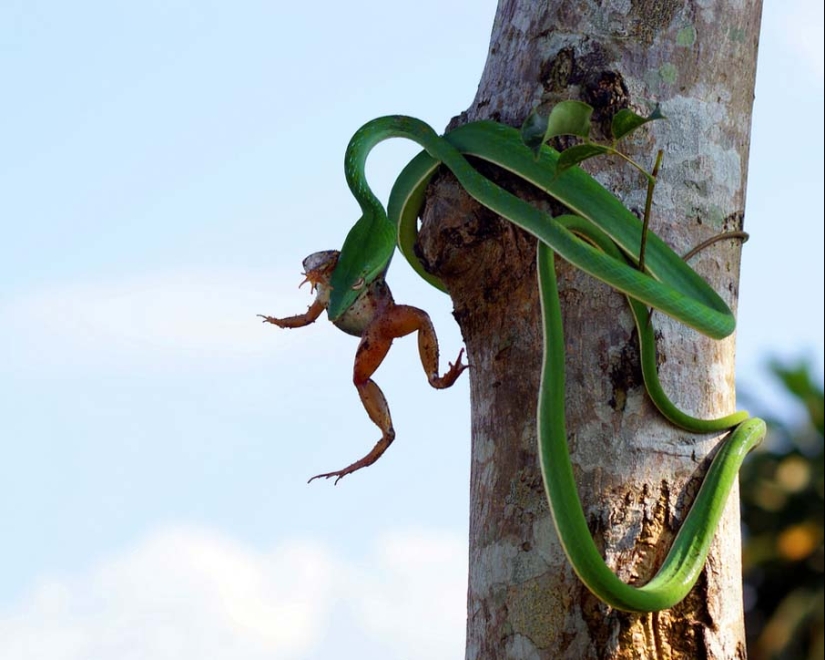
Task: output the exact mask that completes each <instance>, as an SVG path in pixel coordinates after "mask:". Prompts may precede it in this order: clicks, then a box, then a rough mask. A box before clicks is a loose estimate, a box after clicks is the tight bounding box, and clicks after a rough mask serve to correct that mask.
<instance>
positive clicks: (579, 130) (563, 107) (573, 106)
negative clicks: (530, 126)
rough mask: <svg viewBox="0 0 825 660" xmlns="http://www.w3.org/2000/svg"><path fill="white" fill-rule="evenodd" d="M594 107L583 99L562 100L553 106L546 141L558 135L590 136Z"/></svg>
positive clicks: (545, 133) (548, 120)
mask: <svg viewBox="0 0 825 660" xmlns="http://www.w3.org/2000/svg"><path fill="white" fill-rule="evenodd" d="M592 114H593V108H592V107H591V106H589V105H588V104H587V103H583V102H582V101H562V102H561V103H557V104H556V105H555V106H553V109H552V110H551V111H550V116H549V117H548V118H547V130H546V131H545V132H544V141H545V142H547V140H549V139H550V138H554V137H556V136H558V135H578V136H579V137H583V138H587V137H589V136H590V117H591V115H592Z"/></svg>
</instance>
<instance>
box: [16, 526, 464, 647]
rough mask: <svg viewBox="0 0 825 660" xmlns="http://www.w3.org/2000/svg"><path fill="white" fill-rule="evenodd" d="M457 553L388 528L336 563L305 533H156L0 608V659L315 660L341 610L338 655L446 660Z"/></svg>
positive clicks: (459, 561)
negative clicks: (269, 542) (244, 537)
mask: <svg viewBox="0 0 825 660" xmlns="http://www.w3.org/2000/svg"><path fill="white" fill-rule="evenodd" d="M465 556H466V550H465V547H464V542H463V541H462V540H460V539H459V538H457V537H446V536H444V535H443V534H438V533H434V532H431V531H430V532H427V531H417V532H393V533H390V534H388V535H387V536H386V537H384V538H382V539H379V540H378V541H377V543H376V547H375V551H374V552H373V553H371V555H370V556H368V557H365V558H363V560H358V561H348V562H347V561H343V560H342V559H341V558H339V557H336V556H335V555H334V553H333V552H332V551H331V550H329V549H328V548H325V547H323V546H322V545H320V544H319V543H317V542H312V541H297V540H293V541H287V542H284V543H281V544H279V545H278V546H277V547H276V548H275V549H274V550H273V551H271V552H266V553H262V552H259V551H257V550H254V549H251V548H249V547H246V546H244V545H242V544H240V543H238V542H236V541H234V540H232V539H229V538H227V537H226V536H223V535H220V534H217V533H215V532H210V531H206V530H203V529H196V528H191V527H185V526H176V527H169V528H166V529H162V530H159V531H156V532H155V533H153V534H151V535H149V536H148V537H146V538H144V539H143V540H141V541H139V542H138V543H137V544H136V545H135V546H134V547H132V548H131V549H129V550H127V551H125V552H123V553H122V554H120V555H119V556H117V557H115V558H113V559H111V560H109V561H106V562H104V563H102V564H100V565H99V566H97V567H95V568H94V569H93V570H91V571H89V572H88V573H87V574H85V575H82V576H79V577H73V578H61V579H58V578H48V579H41V581H40V582H39V583H38V584H37V585H36V586H34V587H33V588H32V589H31V590H30V592H29V593H28V594H27V595H26V596H25V597H24V598H23V599H22V600H21V601H20V603H19V604H17V605H16V606H14V607H12V608H11V609H9V610H6V611H5V612H2V611H0V658H3V660H45V659H48V660H111V658H117V659H118V660H148V659H151V660H167V659H168V660H173V659H174V660H188V659H192V660H200V659H201V658H209V659H210V660H259V659H260V660H263V659H264V658H266V659H268V660H270V659H272V658H278V659H279V660H298V659H300V658H306V657H310V655H311V657H323V655H326V652H325V651H324V649H320V648H319V645H320V644H322V643H323V641H324V639H325V636H327V635H330V634H331V633H330V627H331V626H332V625H333V623H334V620H335V618H336V617H341V618H343V619H344V620H349V621H354V622H355V624H354V625H355V627H356V628H357V629H356V630H354V631H350V632H351V633H352V635H351V636H350V637H349V644H348V645H347V648H346V649H343V648H341V649H339V650H338V651H336V656H337V657H338V658H339V660H346V659H347V658H361V659H364V658H366V657H367V656H365V655H364V654H363V653H362V651H361V650H359V648H357V643H356V644H353V642H352V640H353V639H355V640H360V641H363V645H364V648H367V647H368V646H369V647H370V648H375V647H376V646H378V647H380V648H381V649H388V650H389V655H386V654H384V651H382V656H381V657H382V658H399V659H400V658H405V659H406V658H429V659H431V660H442V659H443V660H447V658H454V657H457V656H460V655H461V652H462V648H463V639H464V613H463V611H464V600H465V592H466V575H467V571H466V559H464V557H465ZM328 641H329V644H330V645H331V647H332V648H337V647H336V640H334V639H330V640H328ZM314 652H315V653H318V652H322V655H314V654H313V653H314Z"/></svg>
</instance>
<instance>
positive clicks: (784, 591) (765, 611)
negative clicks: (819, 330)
mask: <svg viewBox="0 0 825 660" xmlns="http://www.w3.org/2000/svg"><path fill="white" fill-rule="evenodd" d="M771 371H772V373H773V374H774V377H775V378H777V379H778V380H779V382H780V383H781V384H782V386H783V388H784V389H785V391H786V392H787V393H788V394H789V395H790V396H791V397H792V398H793V399H794V400H796V402H797V403H798V404H800V407H801V409H802V410H804V411H805V416H804V419H803V420H802V422H800V423H796V424H788V423H786V422H783V421H781V420H779V419H772V418H768V419H767V422H768V428H769V440H768V443H767V446H768V447H769V449H765V450H762V451H760V452H758V453H756V454H755V455H753V456H752V457H751V458H750V459H749V461H748V462H747V463H746V464H745V465H744V466H743V468H742V472H741V482H740V483H741V493H742V521H743V524H744V536H745V545H744V555H743V569H744V581H745V608H746V630H747V634H748V653H749V657H750V658H751V659H752V660H774V659H780V658H781V659H785V658H793V659H800V660H801V659H811V660H813V658H821V657H823V645H824V641H825V640H824V638H823V627H824V626H825V621H824V619H825V605H824V604H823V599H825V570H824V568H825V552H824V551H823V536H825V534H823V518H825V477H823V458H824V457H823V447H824V446H825V441H824V440H823V437H824V436H823V431H825V428H823V427H824V423H823V420H825V399H824V398H823V389H822V386H821V385H819V384H817V383H816V382H815V381H814V378H813V376H812V374H811V368H810V366H809V365H806V364H799V365H796V366H792V367H788V366H784V365H781V364H779V363H774V364H772V365H771Z"/></svg>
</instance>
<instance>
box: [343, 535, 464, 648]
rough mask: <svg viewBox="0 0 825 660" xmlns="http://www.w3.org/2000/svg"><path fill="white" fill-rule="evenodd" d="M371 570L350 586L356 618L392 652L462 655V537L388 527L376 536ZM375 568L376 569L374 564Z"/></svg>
mask: <svg viewBox="0 0 825 660" xmlns="http://www.w3.org/2000/svg"><path fill="white" fill-rule="evenodd" d="M371 569H372V570H368V571H365V572H364V573H363V574H362V575H359V576H358V578H359V579H358V581H357V583H355V584H353V587H352V591H354V590H356V589H358V596H357V598H356V599H355V601H354V603H353V604H354V606H355V607H356V617H357V620H358V622H359V624H360V625H361V626H362V627H363V628H364V630H365V631H367V632H368V633H370V634H372V635H374V636H376V637H379V638H381V639H382V640H384V642H385V643H386V644H387V646H388V647H389V648H391V649H393V650H394V651H395V652H396V654H397V656H394V657H398V658H428V659H430V660H438V659H441V658H443V659H444V660H447V659H448V658H458V657H462V656H463V649H464V635H465V621H466V615H465V603H466V596H467V543H466V539H463V538H460V537H458V536H445V535H444V534H439V533H435V532H432V531H429V532H428V531H425V530H409V531H397V532H391V533H389V534H387V535H386V536H384V537H383V538H382V539H380V541H379V543H378V545H377V548H376V556H375V562H374V564H373V566H371ZM376 569H377V570H376Z"/></svg>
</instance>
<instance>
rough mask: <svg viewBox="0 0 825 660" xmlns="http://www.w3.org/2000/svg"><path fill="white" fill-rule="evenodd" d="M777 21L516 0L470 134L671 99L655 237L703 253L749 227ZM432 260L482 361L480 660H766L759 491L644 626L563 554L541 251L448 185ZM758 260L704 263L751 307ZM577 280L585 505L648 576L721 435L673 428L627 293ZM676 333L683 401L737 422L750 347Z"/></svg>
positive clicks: (669, 0) (497, 28)
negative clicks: (535, 115) (561, 109)
mask: <svg viewBox="0 0 825 660" xmlns="http://www.w3.org/2000/svg"><path fill="white" fill-rule="evenodd" d="M760 14H761V2H760V0H755V1H754V2H745V1H744V0H703V1H694V0H690V1H688V2H680V1H676V0H608V1H606V2H603V3H600V4H597V3H594V2H582V1H581V0H550V2H547V3H536V2H533V1H532V0H500V3H499V7H498V11H497V15H496V19H495V24H494V27H493V33H492V39H491V46H490V51H489V55H488V60H487V64H486V68H485V70H484V73H483V77H482V80H481V83H480V86H479V90H478V93H477V96H476V98H475V101H474V103H473V105H472V107H471V108H470V109H469V110H468V111H467V112H466V113H464V114H463V115H462V116H461V117H459V118H457V119H456V121H457V122H459V123H460V122H464V121H469V120H473V119H480V118H493V119H496V120H499V121H502V122H504V123H508V124H511V125H519V124H520V123H521V121H522V120H523V119H524V117H525V116H526V115H527V113H528V112H529V110H530V109H531V108H533V107H535V106H536V105H539V104H547V105H548V106H549V105H552V104H553V103H554V102H556V101H558V100H562V99H566V98H580V99H582V100H586V101H588V102H589V103H591V104H592V105H594V106H595V108H596V113H595V117H596V119H597V121H600V122H603V123H604V125H609V120H610V118H611V117H612V115H613V114H614V113H615V112H616V110H618V109H619V108H621V107H631V108H633V109H635V110H636V111H639V112H647V111H649V110H650V109H651V108H652V105H653V104H654V103H656V102H658V103H660V104H661V106H662V109H663V111H664V114H665V115H667V116H668V117H669V118H670V119H669V121H667V122H656V123H655V124H654V125H653V126H652V127H651V129H650V130H648V131H642V135H641V136H640V137H639V138H637V139H635V140H634V141H632V142H631V143H630V144H628V145H625V146H626V148H627V150H628V151H630V153H631V154H632V155H633V156H635V157H636V158H637V159H638V160H640V161H641V162H645V163H650V164H652V159H653V157H654V154H655V151H656V149H658V148H661V149H663V150H664V152H665V159H664V169H663V172H662V174H661V177H660V182H659V185H658V187H657V190H656V197H655V207H654V221H653V222H654V224H653V229H654V231H656V232H657V233H658V234H659V235H660V236H662V237H663V238H664V239H665V240H666V241H667V242H668V243H669V244H670V245H671V246H672V247H674V249H675V250H676V251H677V252H686V251H687V250H688V249H689V248H690V247H692V246H693V245H695V244H697V243H699V242H700V241H702V240H704V239H706V238H708V237H710V236H713V235H715V234H717V233H719V232H721V231H725V230H734V229H740V228H741V227H742V221H743V211H744V206H745V182H746V167H747V160H748V144H749V132H750V117H751V106H752V99H753V86H754V74H755V62H756V50H757V43H758V31H759V18H760ZM589 169H590V170H591V172H593V173H595V174H596V176H597V178H599V180H600V181H602V182H603V183H604V184H605V185H607V187H608V188H610V189H611V190H613V191H615V192H616V193H617V194H618V195H619V196H620V197H621V198H622V199H623V200H624V201H625V203H626V204H627V205H628V206H629V207H630V208H631V209H634V210H636V211H639V213H640V211H641V209H642V208H643V206H644V183H643V181H641V179H640V177H639V176H638V174H637V173H635V172H634V171H633V170H631V169H630V168H628V167H626V166H623V165H621V164H620V163H617V162H615V161H606V160H602V161H598V162H596V163H594V165H593V166H590V168H589ZM492 175H493V176H497V174H496V173H492ZM520 192H521V193H522V194H525V195H531V194H532V192H531V191H528V190H521V191H520ZM640 214H641V213H640ZM419 250H420V252H421V255H422V257H423V259H424V261H425V262H426V263H427V264H428V266H429V268H430V269H431V270H432V271H433V272H435V273H437V274H438V275H439V276H440V277H441V278H442V279H443V280H444V281H445V282H446V283H447V284H448V286H449V288H450V292H451V295H452V296H453V299H454V302H455V316H456V319H457V321H458V323H459V324H460V326H461V330H462V332H463V335H464V339H465V341H466V345H467V349H468V357H469V362H470V364H471V397H472V436H473V438H472V476H471V507H472V510H471V514H470V516H471V517H470V576H469V593H468V621H467V652H466V657H467V658H468V659H474V660H475V659H480V658H483V659H485V660H489V659H495V658H518V659H527V658H531V659H532V658H536V659H538V658H541V659H544V658H575V659H577V660H581V659H585V658H651V659H652V658H657V659H661V658H692V659H693V658H720V659H721V658H724V659H725V660H729V659H731V658H740V657H744V656H745V646H744V630H743V623H742V621H743V614H742V593H741V571H740V536H739V516H738V511H739V509H738V492H734V493H733V495H732V497H731V502H730V504H729V506H728V510H727V512H726V515H725V517H724V519H723V521H722V524H721V527H720V529H719V532H718V534H717V537H716V541H715V542H714V547H713V549H712V551H711V556H710V558H709V560H708V562H707V566H706V569H705V571H704V572H703V574H702V577H701V578H700V580H699V582H698V584H697V586H696V587H695V588H694V590H693V591H692V592H691V594H690V595H689V596H688V598H687V599H686V600H685V601H684V602H683V603H681V604H680V605H678V606H677V607H674V608H673V609H672V610H668V611H664V612H660V613H656V614H650V615H634V614H627V613H622V612H618V611H614V610H612V609H610V608H609V607H607V606H605V605H604V604H602V603H601V602H600V601H598V600H597V599H596V598H595V597H593V596H592V595H590V593H589V592H588V591H587V590H586V588H585V587H584V586H583V585H582V584H581V583H580V582H579V581H578V579H577V578H576V576H575V575H574V574H573V572H572V570H571V569H570V567H569V565H568V563H567V561H566V559H565V556H564V554H563V552H562V550H561V548H560V545H559V543H558V540H557V538H556V535H555V529H554V527H553V523H552V521H551V519H550V516H549V511H548V508H547V504H546V502H545V496H544V492H543V489H542V485H541V476H540V473H539V467H538V464H537V460H536V433H535V428H536V425H535V406H536V395H537V391H538V374H539V366H540V358H541V347H540V340H541V328H540V325H539V319H538V301H537V292H536V280H535V266H534V256H535V245H534V240H533V239H532V238H531V237H529V236H527V235H526V234H524V233H522V232H520V231H518V230H516V229H515V228H514V227H513V226H512V225H510V224H509V223H507V222H505V221H502V220H501V219H499V218H496V217H494V216H493V215H492V214H491V213H490V212H488V211H486V210H485V209H483V208H479V207H478V206H477V205H476V204H474V203H473V202H472V201H471V200H468V199H467V197H466V196H465V195H464V194H463V193H462V192H461V191H460V190H459V189H457V188H456V187H455V185H454V184H453V183H452V182H451V181H450V179H449V177H448V176H444V177H443V178H442V179H441V180H440V181H439V183H438V184H437V188H436V189H435V192H434V194H433V195H431V197H430V201H429V203H428V207H427V214H426V217H425V220H424V224H423V228H422V235H421V238H420V242H419ZM739 254H740V245H739V244H738V243H736V242H734V241H726V242H722V243H718V244H716V245H715V246H713V247H712V248H710V249H707V250H705V251H704V252H702V253H701V254H700V255H699V256H698V257H696V258H695V259H694V261H693V262H692V264H693V265H694V267H695V268H696V269H697V270H698V271H699V272H700V273H701V274H702V275H703V276H704V277H705V278H706V279H707V280H708V281H709V282H710V283H711V285H712V286H714V287H715V288H716V290H717V291H719V292H721V294H722V296H723V297H724V298H725V299H726V301H727V302H728V304H730V305H731V307H732V308H734V309H735V305H736V298H737V292H738V273H739ZM557 268H558V269H559V277H560V288H561V298H562V306H563V313H564V318H565V337H566V345H567V350H568V358H567V383H568V385H567V416H568V428H569V434H570V438H569V441H570V446H571V452H572V456H573V460H574V463H575V470H576V474H577V478H578V481H579V492H580V495H581V497H582V499H583V504H584V508H585V511H586V513H587V515H588V518H589V523H590V528H591V531H592V532H593V534H594V537H595V538H596V540H597V543H598V544H599V545H600V546H601V547H603V549H604V553H605V556H606V557H607V560H608V562H609V564H610V565H611V566H612V567H614V569H615V570H617V571H618V573H619V574H620V575H621V576H622V577H623V578H624V579H625V580H629V581H634V580H638V581H640V582H643V581H644V580H646V579H647V578H648V577H649V576H650V575H651V573H652V571H654V570H655V568H656V567H657V566H658V564H659V562H660V561H661V559H662V557H663V556H664V553H665V552H666V550H667V548H668V547H669V545H670V542H671V541H672V539H673V536H674V534H675V532H676V530H678V528H679V525H680V522H681V520H682V519H683V516H684V513H685V511H686V509H687V507H688V506H689V505H690V503H691V501H692V498H693V494H694V493H695V491H696V489H697V487H698V485H699V483H701V478H702V476H703V474H704V470H705V467H706V460H705V459H706V457H707V456H708V454H709V453H710V452H712V450H713V448H714V447H715V446H716V445H717V444H718V442H719V440H720V438H719V437H707V436H696V435H692V434H689V433H687V432H684V431H682V430H680V429H677V428H675V427H673V426H672V425H670V424H668V423H666V422H665V421H664V420H663V419H662V418H661V417H660V416H659V415H658V413H657V412H656V411H655V410H654V409H653V407H652V406H651V404H650V403H649V401H648V400H647V398H646V396H645V394H644V389H643V386H642V383H641V375H640V372H639V367H638V360H637V347H636V342H635V335H634V333H633V328H632V321H631V317H630V313H629V311H628V309H627V306H626V303H625V302H624V300H623V299H622V298H621V297H620V296H618V295H617V294H615V293H614V292H612V291H610V290H609V289H608V288H607V287H605V286H603V285H601V284H599V283H597V282H594V281H593V280H591V279H589V278H588V277H586V276H585V275H583V274H582V273H580V272H578V271H576V270H575V269H572V268H571V267H569V266H568V265H567V264H561V265H559V266H558V267H557ZM655 324H656V327H657V334H658V336H659V350H660V362H661V367H660V370H661V374H662V378H663V381H664V383H665V386H666V388H667V390H668V391H669V392H670V393H671V395H672V397H673V398H674V399H675V400H676V401H677V403H678V404H679V405H680V406H681V407H682V408H683V409H685V410H687V411H689V412H691V413H693V414H695V415H697V416H708V417H710V416H719V415H721V414H723V413H727V412H730V411H731V410H733V409H734V407H735V401H734V383H733V373H734V360H733V358H734V340H733V338H729V339H727V340H724V341H712V340H707V339H705V338H703V337H701V336H699V335H698V334H697V333H696V332H694V331H692V330H689V329H686V328H684V327H682V326H680V325H679V324H677V323H674V322H671V321H670V320H668V319H666V318H665V317H664V316H663V315H661V314H657V315H656V316H655Z"/></svg>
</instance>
